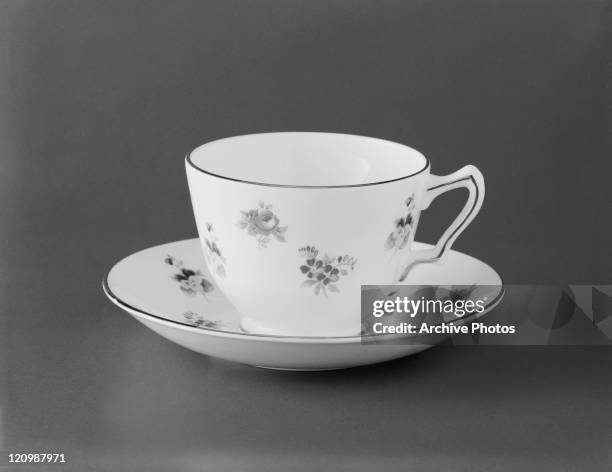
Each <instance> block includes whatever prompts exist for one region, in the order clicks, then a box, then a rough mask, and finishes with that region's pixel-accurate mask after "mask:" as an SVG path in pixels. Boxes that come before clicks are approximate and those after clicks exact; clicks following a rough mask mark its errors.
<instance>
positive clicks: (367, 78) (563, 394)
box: [0, 0, 612, 471]
mask: <svg viewBox="0 0 612 472" xmlns="http://www.w3.org/2000/svg"><path fill="white" fill-rule="evenodd" d="M609 26H610V3H609V2H603V1H558V2H552V1H543V0H540V1H509V0H508V1H484V0H482V1H481V0H470V1H464V2H456V1H454V0H453V1H450V0H448V1H435V2H425V1H403V2H399V1H398V2H395V1H376V2H375V1H325V2H324V1H308V2H306V1H296V0H290V1H281V0H274V1H228V0H225V1H204V2H195V1H194V2H189V1H178V2H169V1H167V2H160V1H135V0H130V1H127V2H120V1H110V2H102V1H97V2H92V1H87V0H86V1H66V0H59V1H48V0H45V1H42V0H41V1H35V0H29V1H7V0H4V1H2V2H0V27H1V29H0V34H1V38H0V71H1V74H0V81H1V82H0V92H1V94H0V100H1V103H0V105H1V106H0V120H1V121H0V132H1V133H2V135H1V136H0V138H1V139H0V147H1V148H0V151H1V155H0V170H1V175H0V179H1V180H0V198H1V201H2V205H0V221H1V222H2V224H1V227H0V236H1V238H0V244H1V245H2V246H1V248H0V257H1V261H0V262H1V265H0V270H1V272H0V277H1V278H0V288H1V290H2V292H1V294H2V298H1V305H0V308H1V310H2V312H1V316H0V343H1V346H2V351H1V353H2V357H1V358H0V401H1V416H0V426H1V429H0V441H1V447H0V449H3V450H4V452H2V458H1V459H0V464H2V463H3V461H5V460H6V453H7V452H18V451H26V452H27V451H35V450H39V451H52V452H64V453H66V455H67V456H68V460H69V464H68V465H67V466H65V467H60V466H54V467H52V468H50V469H51V470H62V469H66V470H68V469H71V470H72V469H73V470H139V469H142V470H313V469H321V470H338V469H339V468H351V469H352V470H372V468H374V467H376V468H381V467H384V468H386V469H393V468H400V467H403V468H407V467H412V468H413V469H415V470H487V471H491V470H543V469H550V470H576V469H578V468H580V469H583V470H608V469H609V468H610V465H611V463H612V454H611V452H610V447H609V445H610V439H612V434H611V431H612V415H611V414H610V412H611V409H610V398H612V375H611V374H612V368H611V363H610V361H611V360H612V351H610V350H609V349H607V348H571V349H570V348H531V349H529V348H516V349H509V348H487V349H475V348H473V349H470V348H464V349H454V350H452V349H436V350H432V351H430V352H427V353H424V354H422V355H419V356H416V357H414V358H408V359H404V360H400V361H396V362H392V363H388V364H384V365H379V366H372V367H368V368H361V369H353V370H348V371H343V372H335V373H318V374H291V373H275V372H266V371H260V370H256V369H253V368H249V367H244V366H240V365H233V364H229V363H225V362H222V361H218V360H215V359H211V358H206V357H204V356H200V355H197V354H194V353H191V352H189V351H187V350H184V349H182V348H180V347H178V346H175V345H172V344H170V343H168V342H166V341H164V340H163V339H162V338H160V337H158V336H156V335H155V334H153V333H152V332H149V331H148V330H146V329H144V328H143V327H142V326H140V325H138V324H137V322H136V321H134V320H132V319H131V318H129V317H128V316H127V315H125V314H123V313H122V312H120V310H118V309H117V308H115V307H114V306H112V305H111V304H110V303H109V302H108V301H107V300H105V299H104V297H103V295H102V293H101V290H100V281H101V278H102V275H103V274H104V272H105V271H106V270H107V269H108V268H109V267H110V265H112V264H113V263H114V262H115V261H116V260H117V259H119V258H121V257H123V256H125V255H127V254H129V253H130V252H133V251H136V250H139V249H142V248H144V247H147V246H151V245H155V244H159V243H162V242H167V241H172V240H177V239H183V238H187V237H192V236H194V235H195V226H194V223H193V221H192V215H191V208H190V204H189V201H188V194H187V188H186V181H185V178H184V169H183V161H182V159H183V157H184V154H185V153H186V152H187V151H188V150H189V149H191V148H193V147H195V146H196V145H198V144H201V143H202V142H205V141H207V140H211V139H214V138H218V137H223V136H228V135H236V134H243V133H252V132H260V131H277V130H322V131H335V132H348V133H356V134H365V135H373V136H378V137H382V138H387V139H391V140H396V141H399V142H402V143H406V144H409V145H412V146H414V147H416V148H417V149H419V150H421V151H423V152H424V153H425V154H426V155H428V156H429V157H430V158H431V160H432V161H433V170H434V172H435V173H439V174H443V173H448V172H451V171H453V170H455V169H456V168H458V167H460V166H461V165H463V164H466V163H473V164H475V165H477V166H478V167H479V168H480V169H481V170H482V172H483V173H484V175H485V178H486V182H487V196H486V199H485V205H484V207H483V210H482V211H481V213H480V215H479V217H478V218H477V220H476V221H475V223H474V224H473V225H472V226H471V227H470V228H469V229H468V230H467V231H466V232H465V233H464V235H463V236H462V237H461V238H460V239H459V240H458V241H457V243H456V248H457V249H459V250H462V251H464V252H467V253H469V254H472V255H474V256H476V257H479V258H481V259H483V260H484V261H486V262H488V263H490V264H491V265H493V267H495V268H496V269H497V270H498V271H499V272H500V273H501V274H502V276H503V277H504V278H505V280H506V281H507V282H509V283H561V284H566V283H576V284H580V283H586V284H588V283H601V284H606V283H607V284H609V283H610V274H611V273H612V270H611V269H612V258H611V257H610V201H611V197H612V190H611V186H610V183H609V177H610V171H611V169H612V164H611V161H610V151H611V149H612V147H611V146H610V132H609V130H610V101H611V98H612V97H611V95H610V86H609V84H610V79H611V78H612V74H611V73H610V63H609V57H610V52H611V50H612V48H611V46H612V43H611V37H610V29H609ZM459 204H460V199H456V198H451V197H447V198H446V199H444V201H440V202H436V204H435V205H434V206H432V209H431V211H429V212H428V213H427V214H426V215H425V216H424V218H423V219H422V220H423V221H422V226H421V228H420V230H419V235H418V236H417V239H420V240H423V241H433V240H434V239H435V237H436V236H437V234H439V232H440V229H441V228H443V227H444V225H445V224H446V223H447V222H448V220H449V218H450V214H451V213H452V211H456V209H457V208H458V205H459ZM367 219H368V215H367V210H364V217H363V221H362V222H359V224H367ZM20 470H26V468H25V467H22V468H21V469H20ZM32 470H43V468H42V467H40V466H38V467H36V468H34V467H33V468H32Z"/></svg>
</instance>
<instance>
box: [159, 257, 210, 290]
mask: <svg viewBox="0 0 612 472" xmlns="http://www.w3.org/2000/svg"><path fill="white" fill-rule="evenodd" d="M164 262H165V263H166V264H168V265H170V266H172V267H175V268H176V269H178V273H176V274H174V275H172V279H173V280H176V281H177V282H178V283H179V288H180V289H181V290H182V291H183V293H184V294H185V295H188V296H190V297H195V296H196V295H197V294H198V293H199V294H201V295H203V296H206V294H207V293H209V292H211V291H212V290H213V289H214V286H213V284H212V283H211V282H210V281H209V280H207V279H206V277H204V275H203V274H202V273H201V272H200V271H199V270H197V271H195V270H191V269H186V268H185V267H184V266H183V261H181V260H179V259H177V258H175V257H172V256H170V255H169V256H167V257H166V258H165V259H164Z"/></svg>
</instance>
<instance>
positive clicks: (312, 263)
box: [299, 246, 357, 297]
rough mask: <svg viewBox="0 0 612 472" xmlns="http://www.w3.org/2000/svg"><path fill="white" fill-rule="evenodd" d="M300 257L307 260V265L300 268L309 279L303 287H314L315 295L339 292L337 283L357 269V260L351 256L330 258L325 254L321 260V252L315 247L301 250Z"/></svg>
mask: <svg viewBox="0 0 612 472" xmlns="http://www.w3.org/2000/svg"><path fill="white" fill-rule="evenodd" d="M299 252H300V255H301V256H303V257H305V258H306V263H305V264H303V265H301V266H300V272H302V274H304V275H305V276H306V277H307V278H306V280H305V281H304V282H302V287H314V293H315V295H319V293H323V295H325V296H326V297H327V293H328V292H339V291H340V289H339V288H338V286H337V285H336V282H338V281H339V280H340V277H344V276H346V275H348V274H349V271H350V270H353V269H354V268H355V264H356V263H357V260H356V259H355V258H353V257H351V256H348V255H345V256H338V257H329V256H328V255H327V254H325V255H324V256H323V257H321V258H319V257H318V255H319V250H318V249H317V248H316V247H314V246H306V247H303V248H301V249H299Z"/></svg>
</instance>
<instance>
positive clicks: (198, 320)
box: [183, 311, 222, 329]
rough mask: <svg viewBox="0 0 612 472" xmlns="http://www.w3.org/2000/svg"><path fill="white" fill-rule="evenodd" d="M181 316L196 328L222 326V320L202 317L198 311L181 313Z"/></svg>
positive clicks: (217, 327) (218, 327) (216, 327)
mask: <svg viewBox="0 0 612 472" xmlns="http://www.w3.org/2000/svg"><path fill="white" fill-rule="evenodd" d="M183 317H184V318H185V320H186V321H187V322H188V323H189V324H190V325H193V326H195V327H196V328H207V329H220V328H221V327H222V326H221V324H222V322H221V321H220V320H217V321H213V320H209V319H206V318H204V317H203V316H202V315H200V314H199V313H194V312H193V311H187V312H185V313H183Z"/></svg>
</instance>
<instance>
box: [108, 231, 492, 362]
mask: <svg viewBox="0 0 612 472" xmlns="http://www.w3.org/2000/svg"><path fill="white" fill-rule="evenodd" d="M429 247H431V246H430V245H427V244H423V243H417V242H415V243H414V248H415V249H417V250H419V249H427V248H429ZM417 281H418V282H417ZM417 284H419V285H425V284H426V285H431V286H452V285H463V286H465V285H495V286H499V292H498V293H497V294H496V296H495V297H490V298H489V301H488V302H487V305H486V307H485V310H484V311H483V312H482V313H480V314H478V315H477V316H482V315H483V314H484V313H486V312H488V311H490V310H491V309H492V308H493V307H494V306H496V305H497V304H498V303H499V301H500V300H501V298H502V296H503V290H502V287H501V285H502V280H501V277H500V276H499V275H498V274H497V272H495V270H494V269H493V268H491V267H490V266H488V265H487V264H485V263H484V262H481V261H479V260H478V259H475V258H473V257H471V256H468V255H465V254H462V253H460V252H457V251H450V253H449V254H448V258H447V260H446V261H445V262H444V264H421V265H419V266H416V267H415V268H414V270H413V271H412V272H411V274H410V275H409V277H407V279H406V280H405V281H404V282H403V283H402V285H417ZM103 288H104V292H105V293H106V295H107V296H108V298H109V299H110V300H111V301H112V302H113V303H114V304H116V305H117V306H119V307H120V308H122V309H123V310H125V311H127V312H128V313H129V314H130V315H132V316H133V317H134V318H136V319H137V320H138V321H140V322H141V323H143V324H144V325H145V326H147V327H148V328H150V329H152V330H153V331H155V332H156V333H158V334H159V335H161V336H163V337H164V338H166V339H169V340H170V341H173V342H175V343H177V344H179V345H181V346H183V347H186V348H188V349H191V350H193V351H196V352H199V353H202V354H206V355H209V356H213V357H218V358H221V359H226V360H230V361H234V362H240V363H243V364H249V365H254V366H257V367H263V368H269V369H280V370H330V369H342V368H347V367H355V366H359V365H366V364H374V363H378V362H384V361H388V360H392V359H397V358H399V357H404V356H408V355H411V354H414V353H417V352H419V351H422V350H424V349H427V348H429V347H431V346H430V345H417V344H385V343H375V345H371V344H368V343H362V337H361V336H345V337H299V336H273V335H263V334H256V333H250V332H245V331H243V330H242V329H241V327H240V320H241V318H242V315H241V314H240V313H239V312H238V311H237V310H236V309H235V308H234V307H233V306H232V305H231V303H230V302H229V301H228V300H227V299H226V298H225V297H224V296H223V294H222V293H221V292H220V290H218V289H217V287H215V286H214V285H213V283H212V278H211V277H210V276H209V274H208V271H207V269H206V263H205V261H204V256H203V254H202V250H201V246H200V241H199V239H197V238H195V239H188V240H184V241H176V242H172V243H168V244H162V245H160V246H155V247H152V248H149V249H144V250H142V251H139V252H137V253H135V254H132V255H130V256H128V257H126V258H125V259H123V260H121V261H119V262H118V263H117V264H115V266H113V268H112V269H111V270H110V271H109V272H108V274H107V276H106V277H105V279H104V282H103ZM376 337H377V338H378V337H380V338H384V335H379V336H376Z"/></svg>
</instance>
